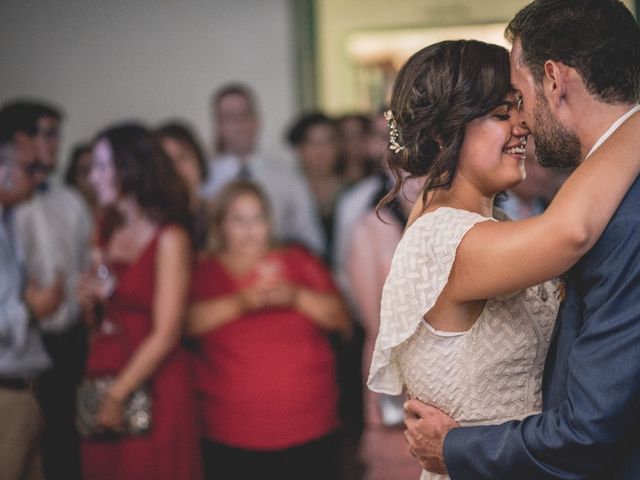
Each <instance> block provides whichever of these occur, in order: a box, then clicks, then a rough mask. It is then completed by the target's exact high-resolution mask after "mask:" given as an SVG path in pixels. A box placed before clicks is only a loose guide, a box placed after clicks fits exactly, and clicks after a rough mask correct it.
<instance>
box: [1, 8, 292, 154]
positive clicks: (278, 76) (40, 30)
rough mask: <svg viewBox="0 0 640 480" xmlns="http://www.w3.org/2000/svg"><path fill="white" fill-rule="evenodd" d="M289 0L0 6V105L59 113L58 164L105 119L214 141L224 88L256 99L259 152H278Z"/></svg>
mask: <svg viewBox="0 0 640 480" xmlns="http://www.w3.org/2000/svg"><path fill="white" fill-rule="evenodd" d="M290 37H291V25H290V18H289V11H288V2H287V0H174V1H171V0H130V1H123V0H106V1H83V0H55V1H50V0H2V1H0V45H1V47H0V103H4V102H5V101H6V100H8V99H11V98H13V97H15V96H31V97H40V98H43V99H48V100H50V101H51V102H53V103H55V104H58V105H60V106H62V107H63V109H64V110H65V112H66V121H65V123H64V147H65V148H63V158H62V161H63V162H64V161H66V156H67V153H68V148H69V147H70V146H71V144H72V143H73V142H75V141H78V140H81V139H85V138H90V137H91V136H92V135H93V134H94V133H96V131H97V130H99V129H100V128H102V127H104V126H106V125H107V124H108V123H110V122H112V121H117V120H121V119H129V118H135V119H141V120H143V121H145V122H148V123H151V124H154V123H156V122H159V121H162V120H164V119H166V118H168V117H181V118H185V119H187V120H189V121H191V123H192V124H193V125H194V126H195V127H196V130H197V132H198V133H199V134H200V137H201V139H202V141H203V143H204V144H205V146H206V147H209V146H210V144H211V139H210V134H209V132H210V122H209V113H208V103H209V97H210V95H211V92H212V91H213V90H214V89H215V88H216V87H218V86H220V85H221V84H223V83H225V82H228V81H234V80H241V81H244V82H247V83H249V84H250V85H251V86H253V87H254V89H255V90H256V92H257V95H258V99H259V103H260V110H261V113H262V120H263V132H262V144H263V147H264V148H265V150H267V151H268V152H272V153H275V154H278V153H283V152H284V151H285V149H284V148H283V147H282V146H281V139H282V136H283V133H282V132H283V130H284V128H285V127H286V125H287V124H288V122H289V121H290V120H291V118H292V116H293V115H294V108H295V106H294V102H295V90H294V84H293V82H294V78H293V76H294V73H293V72H294V70H293V48H292V45H291V39H290Z"/></svg>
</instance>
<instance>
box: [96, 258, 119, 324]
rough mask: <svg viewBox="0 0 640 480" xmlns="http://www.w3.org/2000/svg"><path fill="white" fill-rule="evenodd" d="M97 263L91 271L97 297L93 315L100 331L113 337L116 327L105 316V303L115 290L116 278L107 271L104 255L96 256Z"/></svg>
mask: <svg viewBox="0 0 640 480" xmlns="http://www.w3.org/2000/svg"><path fill="white" fill-rule="evenodd" d="M94 258H96V259H97V262H96V263H95V267H94V270H93V279H92V280H93V285H94V291H95V292H96V295H97V297H98V301H97V302H96V305H95V315H96V320H97V321H98V324H99V325H100V331H101V332H102V333H103V334H105V335H114V334H116V333H117V332H118V330H119V329H118V326H117V325H116V324H115V323H114V322H113V321H111V320H110V319H109V318H108V317H107V316H106V315H105V302H106V301H107V300H108V299H109V298H110V297H111V296H112V295H113V293H114V292H115V290H116V285H117V278H116V276H115V274H114V273H113V272H112V271H111V270H110V269H109V267H108V265H107V263H106V261H105V260H104V255H102V254H98V255H96V257H94Z"/></svg>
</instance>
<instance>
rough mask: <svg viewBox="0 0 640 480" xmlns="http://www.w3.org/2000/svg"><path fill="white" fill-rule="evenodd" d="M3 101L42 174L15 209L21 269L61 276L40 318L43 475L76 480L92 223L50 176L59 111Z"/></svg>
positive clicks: (37, 276) (78, 201)
mask: <svg viewBox="0 0 640 480" xmlns="http://www.w3.org/2000/svg"><path fill="white" fill-rule="evenodd" d="M5 108H6V109H7V110H9V111H10V112H14V114H15V119H16V127H15V128H16V139H17V141H18V142H21V143H23V144H25V145H28V146H29V148H31V149H33V151H34V152H35V157H36V162H35V164H34V165H33V166H32V168H34V169H36V170H38V171H39V175H40V178H39V180H40V181H39V182H38V185H37V187H36V192H35V194H34V195H33V197H32V199H31V200H30V201H29V202H27V203H25V204H23V205H21V206H20V207H19V208H18V209H16V234H17V237H18V239H19V242H20V244H21V247H22V248H23V250H24V252H25V265H26V268H27V272H28V274H29V277H31V278H33V279H34V281H37V282H38V283H39V284H40V285H51V284H52V283H53V282H55V280H56V278H58V277H61V278H62V281H63V289H64V296H63V300H62V302H61V304H60V306H59V307H58V308H57V309H56V310H55V311H54V312H52V313H51V315H49V316H47V317H46V318H44V319H42V321H40V322H39V327H40V329H41V330H42V332H43V342H44V346H45V348H46V349H47V352H48V353H49V356H50V357H51V359H52V361H53V367H52V368H51V369H50V370H49V371H47V372H46V373H45V374H44V375H43V376H42V377H41V378H40V379H39V382H38V391H37V394H38V399H39V401H40V404H41V408H42V412H43V415H44V420H45V426H44V432H43V444H42V456H43V467H44V471H45V474H46V476H47V478H49V479H57V478H64V479H65V480H66V479H68V480H75V479H79V478H80V453H79V440H78V435H77V432H76V430H75V422H74V418H75V394H76V393H75V392H76V387H77V385H78V383H79V381H80V379H81V376H82V371H83V366H84V359H85V356H86V353H85V352H86V333H85V330H84V328H83V326H82V322H81V321H80V306H79V302H78V297H77V293H76V289H77V287H76V286H77V280H78V276H79V275H80V274H81V273H82V272H83V271H84V270H85V269H86V266H87V261H88V257H89V254H88V250H89V243H90V242H89V241H90V236H91V231H92V228H93V225H92V220H91V215H90V213H89V210H88V208H87V206H86V204H85V203H84V201H83V200H82V198H81V197H80V196H79V195H78V194H77V193H76V192H75V191H73V190H72V189H70V188H69V187H67V186H65V185H63V184H62V183H61V182H59V181H53V180H52V177H53V176H54V172H55V170H56V167H57V163H58V150H59V147H60V123H61V120H62V114H61V113H60V111H59V110H58V109H57V108H55V107H53V106H50V105H47V104H45V103H41V102H35V101H17V102H13V103H11V104H9V105H7V106H6V107H5Z"/></svg>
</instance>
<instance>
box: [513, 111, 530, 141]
mask: <svg viewBox="0 0 640 480" xmlns="http://www.w3.org/2000/svg"><path fill="white" fill-rule="evenodd" d="M511 118H512V120H513V123H512V124H511V134H512V135H514V136H516V137H523V136H525V135H529V134H530V133H531V131H530V130H529V127H528V126H527V123H526V122H525V121H524V118H522V115H521V114H517V115H513V116H512V117H511Z"/></svg>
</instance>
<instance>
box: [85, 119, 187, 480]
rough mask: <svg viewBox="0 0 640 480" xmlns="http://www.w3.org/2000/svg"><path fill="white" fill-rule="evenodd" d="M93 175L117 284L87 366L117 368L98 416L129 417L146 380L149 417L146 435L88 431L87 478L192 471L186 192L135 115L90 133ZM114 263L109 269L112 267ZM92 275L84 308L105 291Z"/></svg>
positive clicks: (111, 427) (158, 477) (91, 374)
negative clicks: (109, 212)
mask: <svg viewBox="0 0 640 480" xmlns="http://www.w3.org/2000/svg"><path fill="white" fill-rule="evenodd" d="M90 179H91V182H92V184H93V186H94V187H95V189H96V193H97V197H98V201H99V202H100V204H101V205H102V206H109V207H112V208H113V210H114V211H115V212H116V214H117V218H118V221H117V222H116V223H115V224H114V225H112V228H110V229H109V231H106V232H104V231H103V232H101V236H100V238H101V242H100V243H101V246H102V248H103V249H102V252H103V253H102V255H101V256H102V257H103V261H104V264H102V265H101V266H100V267H99V268H100V272H99V273H100V276H101V278H102V280H105V276H106V272H109V271H110V273H111V277H110V279H111V283H112V284H115V289H114V290H113V292H110V293H111V294H110V296H109V297H108V298H106V299H105V300H104V302H103V304H104V315H103V318H102V320H101V322H99V323H98V324H97V325H96V328H95V330H94V332H93V334H92V336H91V340H90V347H89V348H90V351H89V359H88V364H87V372H86V375H87V377H88V378H96V377H102V376H106V375H111V376H113V377H115V380H114V381H113V383H112V385H111V387H110V388H109V390H108V392H107V394H106V396H105V397H104V400H103V401H102V403H101V405H100V407H99V409H98V412H97V415H96V420H97V423H98V425H100V426H101V427H102V428H103V429H104V430H105V431H116V432H117V431H118V430H120V429H121V427H122V425H123V418H124V417H123V413H124V412H123V407H124V405H125V402H126V401H127V399H128V398H129V397H130V395H131V394H132V392H134V391H135V390H136V389H138V388H139V387H141V386H143V385H148V386H149V388H150V392H151V400H152V407H151V416H152V427H151V430H150V431H149V432H147V433H146V434H143V435H140V436H132V435H126V434H122V435H117V434H116V435H113V436H112V437H111V438H110V439H104V438H103V439H100V438H87V439H85V440H84V441H83V445H82V454H83V473H84V478H85V480H100V479H105V480H106V479H109V480H128V479H131V480H134V479H135V480H146V479H149V480H151V479H153V480H163V479H166V480H193V479H197V478H199V474H200V468H199V465H200V458H199V455H198V434H197V426H196V418H195V408H194V398H193V394H192V392H193V386H192V382H191V381H190V375H191V372H190V368H189V367H190V362H189V357H188V355H187V353H186V352H185V351H184V350H183V349H182V347H181V346H180V338H181V335H182V333H183V321H184V313H185V307H186V298H187V294H188V289H189V279H190V274H191V269H190V266H191V263H192V247H191V241H190V238H189V235H188V234H187V230H186V229H185V228H184V227H183V226H182V225H187V224H188V222H187V221H186V219H184V218H183V216H184V212H188V195H187V192H186V188H185V186H184V185H183V184H182V183H180V182H179V181H178V177H177V175H176V173H175V170H174V168H173V166H172V164H171V162H170V160H169V159H168V158H167V157H166V155H165V154H164V153H163V152H162V150H161V149H160V147H159V146H158V145H157V143H156V142H155V140H154V139H153V137H152V136H151V135H150V133H149V132H148V131H147V130H146V129H145V128H143V127H141V126H138V125H135V124H124V125H120V126H116V127H113V128H110V129H108V130H106V131H104V132H103V133H101V134H99V135H98V136H97V140H96V142H95V143H94V152H93V165H92V170H91V174H90ZM107 268H108V270H107ZM101 286H102V287H104V283H103V284H102V285H100V284H97V282H96V279H93V278H91V277H90V276H86V277H85V278H84V279H83V281H82V282H81V287H80V290H81V293H82V296H83V299H84V305H85V307H86V308H85V310H86V311H87V312H91V311H93V310H92V308H93V307H92V305H94V304H95V302H96V301H98V300H99V299H100V297H101V296H102V297H105V296H106V295H105V292H104V291H102V292H101V291H100V288H99V287H101Z"/></svg>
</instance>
